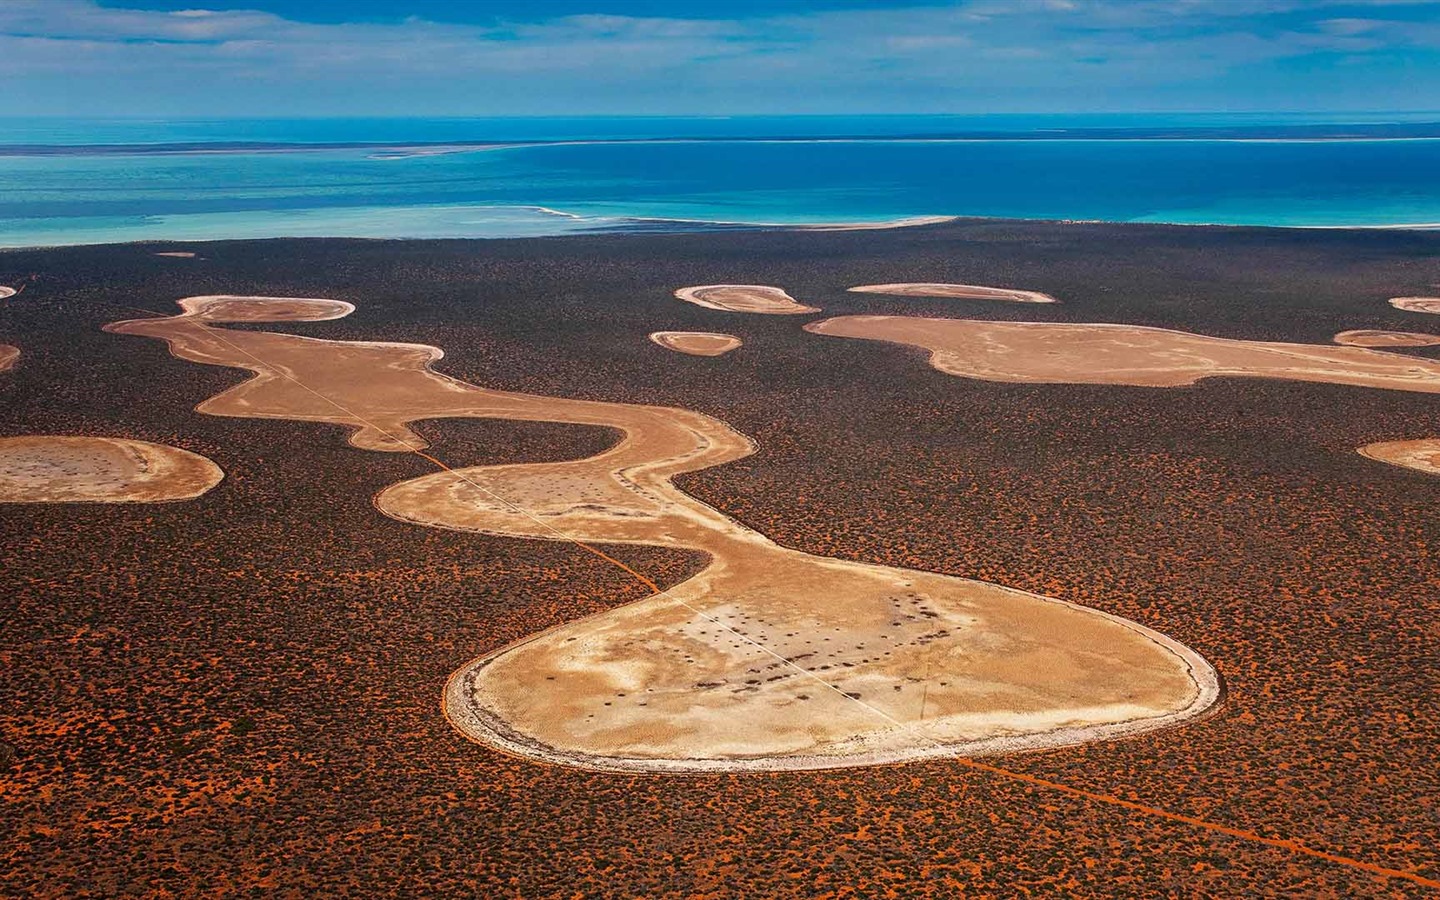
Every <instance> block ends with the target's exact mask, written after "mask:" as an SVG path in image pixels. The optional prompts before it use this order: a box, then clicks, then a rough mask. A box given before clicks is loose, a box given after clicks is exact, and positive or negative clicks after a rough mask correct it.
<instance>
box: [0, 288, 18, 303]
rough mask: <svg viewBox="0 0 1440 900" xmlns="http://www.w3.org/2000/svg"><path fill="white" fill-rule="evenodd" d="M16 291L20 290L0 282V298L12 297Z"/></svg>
mask: <svg viewBox="0 0 1440 900" xmlns="http://www.w3.org/2000/svg"><path fill="white" fill-rule="evenodd" d="M18 293H20V292H19V291H18V290H16V289H15V288H12V287H6V286H5V285H3V284H0V300H5V299H7V298H9V297H13V296H15V295H16V294H18Z"/></svg>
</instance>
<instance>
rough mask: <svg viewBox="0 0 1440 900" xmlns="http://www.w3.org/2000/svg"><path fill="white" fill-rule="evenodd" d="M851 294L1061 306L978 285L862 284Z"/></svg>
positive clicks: (1033, 296) (1045, 298)
mask: <svg viewBox="0 0 1440 900" xmlns="http://www.w3.org/2000/svg"><path fill="white" fill-rule="evenodd" d="M850 290H851V291H852V292H854V293H857V294H894V295H895V296H898V297H946V298H950V299H955V300H1007V301H1009V302H1011V303H1059V302H1060V301H1059V300H1056V299H1055V298H1054V297H1052V296H1050V295H1049V294H1042V293H1040V292H1039V291H1019V290H1012V289H1010V288H997V287H982V286H980V285H976V284H938V283H932V282H903V283H900V284H862V285H860V286H859V287H852V288H850Z"/></svg>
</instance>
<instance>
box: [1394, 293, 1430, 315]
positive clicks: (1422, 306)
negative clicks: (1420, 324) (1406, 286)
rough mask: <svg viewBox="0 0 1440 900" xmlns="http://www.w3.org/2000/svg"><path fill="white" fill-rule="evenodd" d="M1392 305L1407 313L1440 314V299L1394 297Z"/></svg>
mask: <svg viewBox="0 0 1440 900" xmlns="http://www.w3.org/2000/svg"><path fill="white" fill-rule="evenodd" d="M1390 305H1391V306H1393V307H1395V308H1396V309H1403V310H1405V311H1406V312H1418V313H1440V297H1392V298H1390Z"/></svg>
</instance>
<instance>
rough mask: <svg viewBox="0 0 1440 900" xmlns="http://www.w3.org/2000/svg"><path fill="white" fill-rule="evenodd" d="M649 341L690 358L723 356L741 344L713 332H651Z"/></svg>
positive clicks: (734, 337) (731, 336)
mask: <svg viewBox="0 0 1440 900" xmlns="http://www.w3.org/2000/svg"><path fill="white" fill-rule="evenodd" d="M650 340H652V341H654V342H655V343H657V344H659V345H660V346H662V347H664V348H665V349H666V350H674V351H675V352H677V353H688V354H689V355H691V356H724V355H725V354H726V353H729V352H730V351H731V350H735V349H738V348H739V347H740V345H741V343H742V342H741V340H740V339H739V338H738V337H736V336H735V335H733V334H720V333H718V332H714V331H652V332H651V333H650Z"/></svg>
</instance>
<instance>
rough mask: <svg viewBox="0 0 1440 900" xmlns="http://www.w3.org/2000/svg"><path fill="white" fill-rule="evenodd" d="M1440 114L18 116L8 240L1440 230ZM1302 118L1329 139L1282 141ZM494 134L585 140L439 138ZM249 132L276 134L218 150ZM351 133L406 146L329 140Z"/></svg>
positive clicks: (7, 190) (4, 141)
mask: <svg viewBox="0 0 1440 900" xmlns="http://www.w3.org/2000/svg"><path fill="white" fill-rule="evenodd" d="M1433 118H1434V117H1431V119H1429V120H1419V122H1420V124H1415V125H1413V126H1412V125H1408V124H1405V123H1402V124H1401V125H1397V126H1386V127H1384V128H1380V129H1379V130H1371V131H1365V130H1363V129H1360V130H1357V129H1355V128H1352V127H1349V126H1350V123H1334V122H1332V123H1324V122H1313V121H1310V120H1299V119H1297V120H1294V121H1289V122H1287V121H1283V120H1278V119H1270V120H1265V121H1256V120H1255V119H1253V118H1237V117H1127V118H1116V117H1090V118H1088V119H1060V118H1057V117H980V118H957V117H894V118H886V117H873V118H853V117H850V118H847V117H826V118H764V119H760V118H755V119H611V120H600V119H535V120H427V121H404V120H340V121H312V122H289V121H283V120H276V121H271V122H248V123H236V122H181V123H157V122H138V121H115V122H102V123H93V122H92V123H76V122H67V121H56V120H28V121H10V122H8V123H0V145H4V146H0V246H28V245H46V244H73V243H99V242H109V241H129V240H150V239H155V240H181V239H211V238H241V237H273V236H353V237H495V236H520V235H548V234H564V233H573V232H585V231H603V230H673V229H694V228H706V227H715V225H714V224H713V223H757V224H815V223H855V222H882V221H889V220H896V219H906V218H912V217H919V216H940V215H962V216H999V217H1013V218H1045V219H1100V220H1108V221H1123V222H1178V223H1219V224H1242V225H1303V226H1349V225H1364V226H1396V225H1410V226H1414V225H1434V224H1436V223H1440V139H1435V138H1432V137H1417V136H1415V135H1432V134H1436V133H1437V132H1436V131H1435V130H1434V129H1428V128H1425V127H1423V122H1424V121H1433ZM1375 121H1376V122H1385V121H1389V120H1386V119H1383V118H1382V119H1377V120H1375ZM1317 125H1318V126H1324V127H1323V128H1320V129H1318V130H1316V129H1315V128H1313V127H1311V126H1317ZM1286 129H1292V131H1287V130H1286ZM1293 129H1299V130H1293ZM1306 129H1309V130H1306ZM1327 129H1328V130H1327ZM1160 134H1163V135H1164V137H1163V138H1157V135H1160ZM1292 135H1293V136H1300V137H1305V138H1314V137H1316V136H1317V135H1318V136H1319V137H1320V138H1321V139H1306V140H1295V139H1277V138H1288V137H1290V136H1292ZM1356 135H1359V136H1364V137H1367V138H1368V139H1363V140H1357V139H1352V138H1353V137H1354V136H1356ZM1407 135H1408V136H1407ZM917 136H922V137H917ZM1379 137H1384V138H1385V139H1378V138H1379ZM674 138H685V139H688V140H678V141H677V140H672V139H674ZM760 138H774V139H773V140H760ZM483 141H582V142H580V143H551V144H544V143H542V144H531V145H517V146H505V147H501V148H497V149H484V150H481V149H469V150H465V151H463V152H451V151H448V150H447V152H437V151H438V150H441V149H444V148H437V147H434V146H427V145H431V144H436V143H445V142H483ZM233 142H246V143H247V144H261V145H264V147H263V149H255V148H253V147H252V148H250V149H245V150H226V151H225V152H206V151H217V150H219V149H222V148H223V147H224V145H225V144H226V143H230V144H232V145H233ZM357 142H380V143H388V144H390V145H392V146H389V147H383V148H382V147H367V146H333V145H337V144H354V143H357ZM115 144H122V145H127V146H124V147H119V148H116V147H113V146H112V147H99V146H97V145H115ZM162 144H172V145H173V144H183V145H184V146H181V147H171V148H169V150H170V151H171V152H159V151H160V150H162V149H164V148H162V147H157V146H156V145H162ZM325 144H328V145H332V146H329V147H323V148H320V147H316V146H315V145H325ZM22 145H23V146H22ZM37 145H44V146H37ZM207 145H208V146H207ZM173 151H183V152H173Z"/></svg>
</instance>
